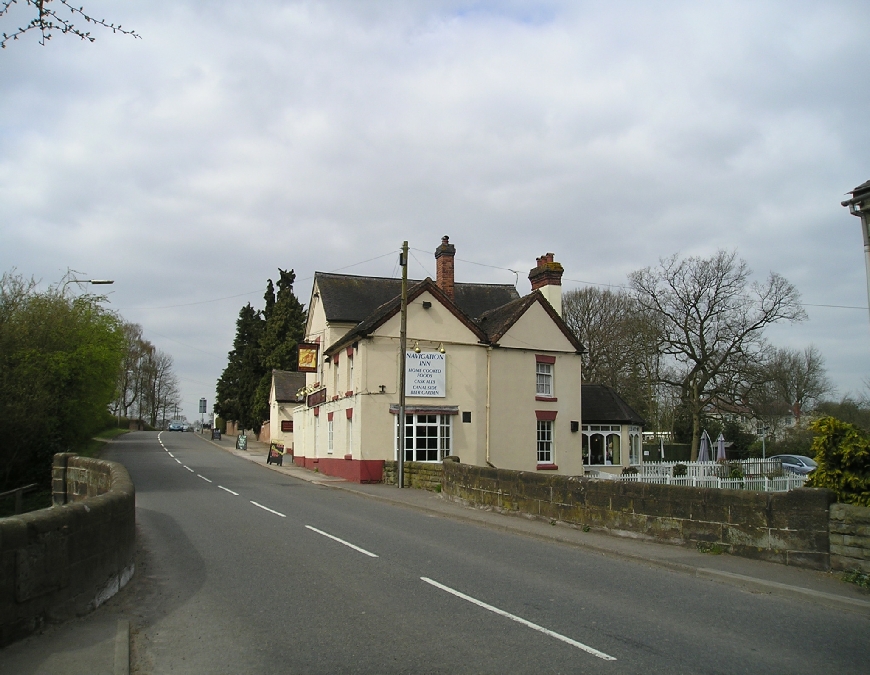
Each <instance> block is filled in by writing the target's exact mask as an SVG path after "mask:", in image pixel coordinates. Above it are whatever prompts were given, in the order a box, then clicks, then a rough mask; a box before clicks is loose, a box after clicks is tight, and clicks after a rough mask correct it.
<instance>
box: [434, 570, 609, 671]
mask: <svg viewBox="0 0 870 675" xmlns="http://www.w3.org/2000/svg"><path fill="white" fill-rule="evenodd" d="M420 579H422V580H423V581H425V582H426V583H427V584H431V585H432V586H435V588H440V589H441V590H442V591H447V592H448V593H450V594H451V595H455V596H456V597H457V598H462V599H463V600H467V601H468V602H470V603H472V604H474V605H477V606H478V607H483V608H484V609H487V610H489V611H490V612H493V613H495V614H498V615H499V616H503V617H505V618H507V619H510V620H511V621H516V622H517V623H520V624H522V625H523V626H526V627H527V628H531V629H532V630H536V631H538V632H540V633H543V634H544V635H549V636H550V637H552V638H556V639H557V640H561V641H562V642H565V643H567V644H569V645H571V646H572V647H577V649H582V650H583V651H584V652H586V653H588V654H592V656H597V657H598V658H599V659H603V660H605V661H616V657H615V656H610V654H605V653H604V652H600V651H598V650H597V649H595V648H593V647H590V646H589V645H584V644H583V643H582V642H577V640H572V639H571V638H569V637H565V636H564V635H560V634H559V633H556V632H554V631H551V630H550V629H549V628H544V627H543V626H539V625H538V624H536V623H532V622H531V621H527V620H526V619H523V618H522V617H519V616H516V615H514V614H511V613H510V612H506V611H504V610H503V609H499V608H498V607H493V606H492V605H488V604H486V603H485V602H482V601H480V600H478V599H477V598H472V597H471V596H470V595H465V593H460V592H459V591H457V590H454V589H452V588H450V587H449V586H445V585H444V584H439V583H438V582H437V581H433V580H432V579H429V578H428V577H420Z"/></svg>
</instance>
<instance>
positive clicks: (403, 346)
mask: <svg viewBox="0 0 870 675" xmlns="http://www.w3.org/2000/svg"><path fill="white" fill-rule="evenodd" d="M399 264H400V265H401V266H402V323H401V328H400V329H399V452H398V455H399V456H398V461H397V462H396V483H398V486H399V488H400V489H401V488H403V487H405V356H406V355H405V352H406V350H407V348H408V242H407V241H406V242H403V243H402V255H401V257H400V258H399Z"/></svg>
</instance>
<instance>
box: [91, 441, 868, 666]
mask: <svg viewBox="0 0 870 675" xmlns="http://www.w3.org/2000/svg"><path fill="white" fill-rule="evenodd" d="M107 458H108V459H113V460H115V461H120V462H122V463H123V464H124V465H125V466H126V467H127V468H128V470H129V471H130V474H131V476H132V477H133V481H134V483H135V485H136V491H137V497H136V499H137V519H138V527H139V538H140V548H141V551H140V559H139V561H138V568H137V573H136V580H135V582H134V583H133V584H132V586H131V593H130V595H129V597H128V598H127V602H129V603H130V604H131V607H133V614H132V615H131V617H130V618H131V621H132V625H133V632H132V658H133V672H138V673H155V674H157V673H160V674H163V673H208V674H217V673H228V674H230V673H232V674H241V673H300V674H314V673H384V674H386V673H450V674H456V673H499V674H504V673H536V674H540V673H620V674H622V673H643V674H649V673H668V674H676V673H765V674H773V673H788V674H790V675H791V674H794V673H811V674H812V675H819V674H820V673H861V674H862V675H866V673H868V672H870V665H868V664H870V630H868V629H870V619H868V618H867V617H866V616H862V615H858V614H855V613H851V612H848V611H840V610H836V609H828V608H825V607H822V606H819V605H815V604H812V603H809V602H805V601H801V600H791V599H787V598H782V597H776V596H770V595H765V594H754V593H750V592H747V591H744V590H740V589H738V588H734V587H732V586H729V585H726V584H720V583H715V582H712V581H705V580H702V579H696V578H693V577H689V576H687V575H683V574H680V573H678V572H671V571H667V570H663V569H661V568H653V567H647V566H645V565H641V564H637V563H634V562H630V561H626V560H622V559H615V558H609V557H607V556H604V555H600V554H597V553H592V552H587V551H584V550H583V549H578V548H575V547H571V546H567V545H562V544H558V543H549V542H545V541H541V540H538V539H534V538H530V537H524V536H521V535H516V534H508V533H504V532H498V531H494V530H490V529H486V528H483V527H479V526H476V525H473V524H469V523H465V522H456V521H453V520H451V519H449V518H444V517H440V516H434V515H427V514H424V513H420V512H417V511H414V510H410V509H404V508H399V507H396V506H392V505H388V504H382V503H380V502H377V501H374V500H369V499H364V498H361V497H359V496H357V495H354V494H350V493H347V492H344V491H342V490H336V489H333V488H329V487H325V486H321V485H317V484H311V483H307V482H304V481H299V480H296V479H293V478H290V477H287V476H285V475H282V474H280V473H276V472H273V471H268V470H266V469H264V468H262V467H260V466H257V465H255V464H252V463H250V462H247V461H245V460H242V459H239V458H236V457H234V456H232V455H231V454H229V453H227V452H224V451H223V450H220V449H218V448H215V447H214V446H213V445H211V444H208V443H205V442H203V441H202V440H201V439H199V438H196V437H195V436H194V434H184V433H168V432H163V433H162V434H160V435H158V434H157V433H131V434H128V435H126V436H123V437H121V438H120V439H118V441H117V442H116V443H114V444H113V449H112V451H111V453H109V454H108V456H107Z"/></svg>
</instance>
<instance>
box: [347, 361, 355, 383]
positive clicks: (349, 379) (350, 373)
mask: <svg viewBox="0 0 870 675" xmlns="http://www.w3.org/2000/svg"><path fill="white" fill-rule="evenodd" d="M353 361H354V359H353V357H352V356H348V357H347V391H353V390H354V388H353Z"/></svg>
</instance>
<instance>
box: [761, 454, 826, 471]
mask: <svg viewBox="0 0 870 675" xmlns="http://www.w3.org/2000/svg"><path fill="white" fill-rule="evenodd" d="M770 459H778V460H779V461H780V462H781V463H782V468H783V469H785V470H786V471H791V472H792V473H796V474H798V475H800V476H806V475H807V474H808V473H809V472H810V471H812V470H813V469H815V468H816V467H817V466H818V464H816V461H815V460H814V459H811V458H810V457H804V456H803V455H774V456H773V457H771V458H770Z"/></svg>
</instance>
